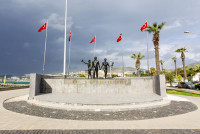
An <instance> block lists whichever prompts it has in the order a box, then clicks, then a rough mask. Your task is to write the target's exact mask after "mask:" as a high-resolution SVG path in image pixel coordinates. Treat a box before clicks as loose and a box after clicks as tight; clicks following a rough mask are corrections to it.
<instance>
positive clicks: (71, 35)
mask: <svg viewBox="0 0 200 134" xmlns="http://www.w3.org/2000/svg"><path fill="white" fill-rule="evenodd" d="M71 37H72V33H71V31H70V35H69V42H71Z"/></svg>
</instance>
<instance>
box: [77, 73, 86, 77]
mask: <svg viewBox="0 0 200 134" xmlns="http://www.w3.org/2000/svg"><path fill="white" fill-rule="evenodd" d="M78 77H86V76H85V75H84V74H78Z"/></svg>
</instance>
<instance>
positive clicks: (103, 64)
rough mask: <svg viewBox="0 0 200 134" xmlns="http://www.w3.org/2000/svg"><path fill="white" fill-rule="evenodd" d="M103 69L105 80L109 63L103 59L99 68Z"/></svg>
mask: <svg viewBox="0 0 200 134" xmlns="http://www.w3.org/2000/svg"><path fill="white" fill-rule="evenodd" d="M102 67H103V69H104V73H105V79H106V77H107V73H108V67H110V65H109V63H108V62H107V59H106V58H105V59H104V62H103V63H102V66H101V68H102Z"/></svg>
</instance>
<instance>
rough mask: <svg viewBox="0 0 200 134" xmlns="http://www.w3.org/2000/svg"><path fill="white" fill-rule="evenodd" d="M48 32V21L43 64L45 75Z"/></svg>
mask: <svg viewBox="0 0 200 134" xmlns="http://www.w3.org/2000/svg"><path fill="white" fill-rule="evenodd" d="M47 30H48V20H47V28H46V39H45V47H44V63H43V75H44V70H45V63H46V49H47Z"/></svg>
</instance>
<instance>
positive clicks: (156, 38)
mask: <svg viewBox="0 0 200 134" xmlns="http://www.w3.org/2000/svg"><path fill="white" fill-rule="evenodd" d="M164 25H165V22H162V23H161V24H160V25H158V24H157V23H153V25H152V26H148V27H147V29H146V30H145V31H147V32H149V33H153V40H152V41H153V43H154V46H155V48H154V49H155V58H156V74H157V75H160V63H159V40H160V37H159V34H160V30H161V29H162V28H163V26H164Z"/></svg>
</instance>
